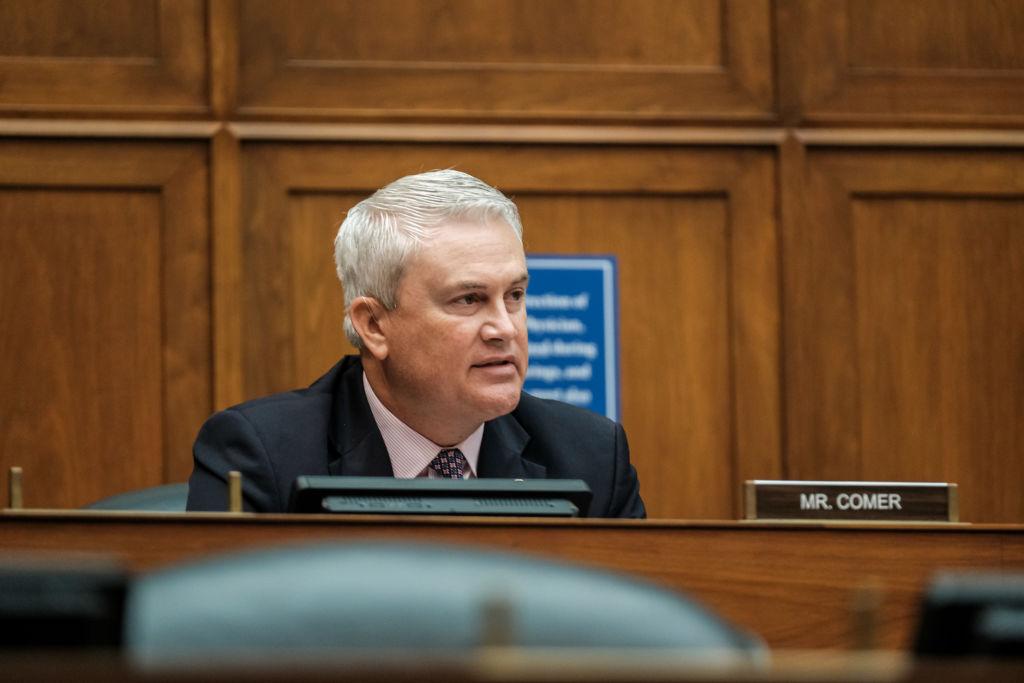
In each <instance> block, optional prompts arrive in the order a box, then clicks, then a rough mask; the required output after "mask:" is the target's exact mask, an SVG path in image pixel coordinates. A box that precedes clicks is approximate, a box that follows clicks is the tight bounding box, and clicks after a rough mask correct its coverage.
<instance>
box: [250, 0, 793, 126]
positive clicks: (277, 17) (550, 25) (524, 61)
mask: <svg viewBox="0 0 1024 683" xmlns="http://www.w3.org/2000/svg"><path fill="white" fill-rule="evenodd" d="M238 26H239V50H240V64H241V70H240V74H239V78H238V109H237V111H238V113H239V114H240V115H242V116H246V117H253V116H256V117H289V118H296V117H307V118H308V117H312V118H323V117H332V118H338V117H340V118H346V117H347V118H352V117H370V118H375V119H381V118H396V117H397V118H409V117H420V118H423V117H428V118H435V119H436V118H452V117H455V118H489V119H493V118H508V119H538V118H549V119H581V118H595V117H596V118H614V119H654V120H678V119H688V120H693V119H700V120H708V119H718V120H762V121H764V120H770V119H772V118H773V113H772V111H773V102H774V93H773V86H772V74H771V59H772V56H771V38H770V12H769V7H768V3H767V1H766V0H748V1H746V2H738V1H736V0H686V1H684V2H682V1H678V0H564V1H562V2H557V3H552V2H545V1H544V0H496V1H492V2H484V1H481V0H425V1H423V0H388V1H387V2H374V3H364V2H358V1H357V0H344V1H342V2H336V1H327V0H317V1H315V2H304V3H301V4H295V3H291V2H286V1H283V0H258V1H257V0H252V1H251V2H245V3H242V4H240V5H239V6H238Z"/></svg>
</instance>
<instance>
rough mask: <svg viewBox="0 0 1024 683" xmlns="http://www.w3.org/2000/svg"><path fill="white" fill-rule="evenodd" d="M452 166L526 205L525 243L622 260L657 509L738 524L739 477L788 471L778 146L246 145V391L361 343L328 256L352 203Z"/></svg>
mask: <svg viewBox="0 0 1024 683" xmlns="http://www.w3.org/2000/svg"><path fill="white" fill-rule="evenodd" d="M450 166H456V167H458V168H460V169H463V170H466V171H468V172H471V173H475V174H478V175H479V176H480V177H482V178H484V179H486V180H487V181H489V182H492V183H494V184H495V185H497V186H498V187H500V188H502V189H503V190H504V191H506V192H507V193H509V194H510V195H511V196H512V197H513V198H515V199H516V200H517V201H518V202H519V204H520V206H521V208H522V213H523V217H524V223H525V226H526V245H527V249H528V250H530V251H534V252H548V253H604V254H608V253H611V254H615V255H616V257H617V258H618V260H619V272H620V285H621V294H620V296H621V302H622V303H621V306H620V308H621V311H622V313H621V325H622V333H621V339H622V356H621V358H622V387H623V388H622V397H623V410H622V415H623V423H624V424H625V426H626V428H627V431H628V432H629V436H630V440H631V444H632V450H633V454H634V461H635V463H636V465H637V467H638V469H639V471H640V476H641V482H642V490H643V495H644V497H645V500H646V501H647V503H648V510H649V513H650V514H651V515H652V516H656V517H696V518H701V517H704V518H707V517H710V518H735V517H738V516H739V514H740V510H739V506H738V487H739V482H740V481H741V480H742V479H744V478H748V477H770V476H777V474H778V473H779V451H778V449H779V422H780V416H779V413H778V400H779V395H778V392H779V389H778V368H777V364H778V300H777V288H776V282H777V270H776V265H775V259H774V254H775V250H776V238H775V224H774V219H773V216H774V200H773V197H774V195H773V191H772V188H773V186H774V182H775V181H774V157H773V154H772V153H771V151H769V150H757V149H743V148H736V149H731V148H718V149H699V148H687V147H675V148H673V147H652V148H601V147H589V146H580V147H569V146H565V147H563V146H522V147H508V146H500V145H417V144H393V145H387V144H330V145H329V144H289V145H285V144H270V143H246V144H244V145H243V177H244V195H245V199H244V206H245V207H246V215H245V219H244V221H243V223H244V240H243V242H244V248H243V259H244V263H243V266H242V272H243V276H242V279H243V289H244V291H245V305H244V311H243V316H244V321H243V323H242V327H243V329H244V334H243V339H244V346H243V353H242V357H243V360H242V362H243V371H242V373H241V374H242V376H243V377H244V381H245V393H246V396H247V397H254V396H258V395H262V394H267V393H271V392H274V391H281V390H286V389H290V388H293V387H295V386H301V385H306V384H308V383H309V382H310V381H312V380H313V379H315V378H316V377H317V376H318V375H319V374H321V373H322V372H324V371H325V370H326V369H327V368H328V367H329V366H330V365H331V364H332V363H333V362H334V361H335V359H337V357H338V356H339V355H340V354H342V353H344V352H345V351H346V350H348V349H349V347H348V346H347V343H346V342H344V341H343V338H342V334H341V319H342V310H341V309H342V296H341V292H340V287H339V286H338V285H337V281H336V279H335V274H334V267H333V261H332V250H331V240H332V238H333V235H334V233H335V231H336V229H337V225H338V224H339V223H340V221H341V219H342V218H343V217H344V212H345V210H346V209H347V208H348V207H349V206H351V205H352V204H353V203H354V202H355V201H358V200H359V199H361V198H362V197H364V196H366V195H368V194H369V193H370V192H372V191H373V190H374V189H376V188H377V187H379V186H381V185H384V184H386V183H387V182H389V181H390V180H393V179H394V178H397V177H399V176H401V175H404V174H406V173H411V172H416V171H421V170H427V169H430V168H442V167H450Z"/></svg>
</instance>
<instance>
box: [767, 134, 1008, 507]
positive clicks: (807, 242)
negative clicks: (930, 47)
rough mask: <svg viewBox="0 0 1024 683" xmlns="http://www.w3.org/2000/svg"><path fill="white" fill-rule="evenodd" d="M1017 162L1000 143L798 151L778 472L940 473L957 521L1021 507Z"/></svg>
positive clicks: (837, 475) (853, 475)
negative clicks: (949, 486)
mask: <svg viewBox="0 0 1024 683" xmlns="http://www.w3.org/2000/svg"><path fill="white" fill-rule="evenodd" d="M1022 163H1024V157H1022V156H1021V154H1020V152H1019V151H1008V150H1007V151H989V152H984V151H959V152H952V151H941V150H933V151H925V150H922V151H917V152H908V151H900V150H871V149H860V150H844V151H838V150H832V149H828V148H822V149H812V150H811V151H809V152H807V154H806V156H803V157H800V156H794V157H793V160H792V164H791V165H790V166H789V168H790V170H789V171H788V172H787V182H788V183H795V184H797V185H796V186H798V187H799V188H800V191H799V192H794V193H793V194H790V195H787V197H789V200H788V201H790V202H792V204H791V206H790V207H789V209H790V210H791V211H792V214H791V218H792V220H791V221H787V223H786V229H785V231H784V235H785V237H784V240H783V242H784V254H785V257H784V262H785V264H786V267H785V269H784V278H785V282H786V284H785V287H784V291H785V304H784V308H785V310H786V315H785V317H784V318H785V319H784V327H785V340H786V342H785V353H786V360H785V367H786V370H785V375H786V415H787V450H786V461H787V472H788V476H790V477H793V478H824V479H867V480H911V481H915V480H916V481H924V480H934V481H949V482H954V483H958V484H960V493H961V518H962V519H964V520H965V521H992V522H994V521H1014V520H1019V519H1021V518H1022V516H1024V507H1022V506H1024V499H1022V498H1021V497H1020V496H1019V495H1018V491H1017V482H1019V481H1021V480H1022V478H1024V469H1022V468H1024V465H1022V463H1024V450H1022V449H1024V438H1022V436H1024V435H1022V433H1021V425H1022V424H1024V401H1022V400H1021V396H1020V391H1019V387H1020V378H1021V377H1024V365H1022V363H1024V356H1021V353H1020V350H1021V348H1024V318H1022V317H1021V316H1020V313H1019V311H1020V306H1019V303H1018V302H1019V301H1020V300H1021V299H1022V297H1024V280H1022V278H1021V273H1024V268H1022V266H1024V232H1022V231H1021V230H1020V228H1019V226H1020V223H1021V219H1022V217H1024V203H1022V197H1024V185H1022V183H1021V175H1020V173H1019V169H1020V168H1021V164H1022ZM796 194H799V195H800V196H799V197H797V196H795V195H796Z"/></svg>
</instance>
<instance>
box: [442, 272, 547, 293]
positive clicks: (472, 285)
mask: <svg viewBox="0 0 1024 683" xmlns="http://www.w3.org/2000/svg"><path fill="white" fill-rule="evenodd" d="M529 281H530V274H529V273H523V274H522V275H520V276H519V277H518V278H516V279H515V280H513V281H512V283H511V284H512V286H513V287H514V286H516V285H525V284H526V283H527V282H529ZM452 288H453V289H487V285H485V284H484V283H482V282H476V281H474V280H463V281H462V282H456V283H455V284H454V285H453V286H452Z"/></svg>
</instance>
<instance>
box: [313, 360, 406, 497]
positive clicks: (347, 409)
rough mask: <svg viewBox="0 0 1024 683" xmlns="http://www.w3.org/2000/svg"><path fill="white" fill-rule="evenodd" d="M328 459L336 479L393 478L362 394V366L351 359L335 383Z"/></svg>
mask: <svg viewBox="0 0 1024 683" xmlns="http://www.w3.org/2000/svg"><path fill="white" fill-rule="evenodd" d="M346 360H349V359H346ZM330 443H331V449H332V452H331V458H330V460H329V461H328V462H327V471H328V472H330V473H331V474H332V475H335V476H347V477H393V476H394V474H395V473H394V470H392V469H391V458H390V457H389V456H388V449H387V446H385V445H384V439H383V438H382V437H381V435H380V430H379V429H377V422H376V421H375V420H374V419H373V413H372V412H370V404H369V403H367V402H366V392H365V391H364V390H363V366H362V363H360V362H359V359H358V358H355V357H352V358H351V362H349V363H348V364H347V367H345V368H344V369H343V371H342V373H341V376H340V377H339V379H338V385H337V389H336V390H335V391H334V405H333V406H332V408H331V427H330Z"/></svg>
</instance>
